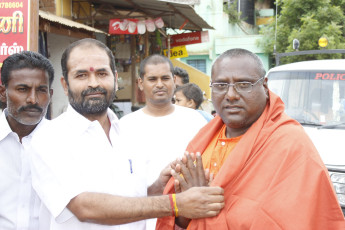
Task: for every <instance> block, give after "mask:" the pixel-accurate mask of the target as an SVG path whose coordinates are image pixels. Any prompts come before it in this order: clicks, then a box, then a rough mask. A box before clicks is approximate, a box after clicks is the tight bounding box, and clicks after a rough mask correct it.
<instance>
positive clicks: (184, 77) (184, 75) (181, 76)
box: [174, 67, 189, 87]
mask: <svg viewBox="0 0 345 230" xmlns="http://www.w3.org/2000/svg"><path fill="white" fill-rule="evenodd" d="M174 79H175V80H174V82H175V85H176V87H179V86H182V85H184V84H187V83H189V74H188V72H187V71H186V70H184V69H182V68H180V67H175V68H174Z"/></svg>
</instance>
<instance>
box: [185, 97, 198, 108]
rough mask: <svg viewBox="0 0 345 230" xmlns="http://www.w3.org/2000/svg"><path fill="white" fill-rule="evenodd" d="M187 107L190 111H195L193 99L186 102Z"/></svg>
mask: <svg viewBox="0 0 345 230" xmlns="http://www.w3.org/2000/svg"><path fill="white" fill-rule="evenodd" d="M187 107H188V108H191V109H196V103H195V101H194V100H193V99H190V100H188V101H187Z"/></svg>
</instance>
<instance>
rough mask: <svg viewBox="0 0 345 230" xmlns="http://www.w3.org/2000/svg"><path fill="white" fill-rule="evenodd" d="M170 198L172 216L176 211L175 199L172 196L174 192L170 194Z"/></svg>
mask: <svg viewBox="0 0 345 230" xmlns="http://www.w3.org/2000/svg"><path fill="white" fill-rule="evenodd" d="M169 200H170V206H171V213H172V216H175V211H174V209H175V208H174V201H173V198H172V194H169Z"/></svg>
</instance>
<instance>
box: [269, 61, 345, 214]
mask: <svg viewBox="0 0 345 230" xmlns="http://www.w3.org/2000/svg"><path fill="white" fill-rule="evenodd" d="M266 77H267V78H268V86H269V88H270V90H272V91H273V92H274V93H276V94H278V95H279V96H280V97H281V99H282V100H283V101H284V103H285V111H286V113H287V114H288V115H289V116H290V117H292V118H294V119H295V120H297V121H298V122H299V123H301V124H302V125H303V127H304V128H305V131H306V132H307V133H308V135H309V136H310V138H311V139H312V141H313V142H314V144H315V146H316V148H317V149H318V151H319V153H320V155H321V158H322V160H323V161H324V163H325V165H326V167H327V168H328V171H329V173H330V176H331V180H332V182H333V185H334V188H335V191H336V193H337V196H338V200H339V203H340V205H341V207H342V209H343V213H345V59H334V60H316V61H304V62H297V63H292V64H287V65H281V66H277V67H274V68H272V69H270V70H269V71H268V73H267V75H266Z"/></svg>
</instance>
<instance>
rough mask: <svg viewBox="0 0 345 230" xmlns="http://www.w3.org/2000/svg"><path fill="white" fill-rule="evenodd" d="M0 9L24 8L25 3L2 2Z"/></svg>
mask: <svg viewBox="0 0 345 230" xmlns="http://www.w3.org/2000/svg"><path fill="white" fill-rule="evenodd" d="M0 8H23V2H0Z"/></svg>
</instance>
